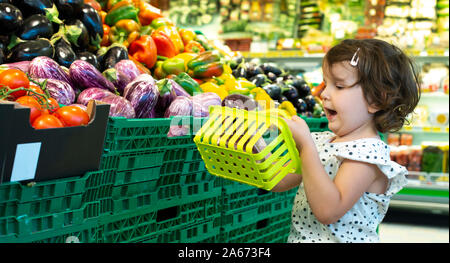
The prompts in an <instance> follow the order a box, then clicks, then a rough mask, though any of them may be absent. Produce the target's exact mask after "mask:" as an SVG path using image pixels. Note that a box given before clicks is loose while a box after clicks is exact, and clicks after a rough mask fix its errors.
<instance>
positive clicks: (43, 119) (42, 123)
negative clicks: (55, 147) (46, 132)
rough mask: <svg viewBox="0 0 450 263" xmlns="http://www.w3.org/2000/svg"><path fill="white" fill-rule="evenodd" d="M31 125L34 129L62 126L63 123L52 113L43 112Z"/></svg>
mask: <svg viewBox="0 0 450 263" xmlns="http://www.w3.org/2000/svg"><path fill="white" fill-rule="evenodd" d="M33 127H34V128H35V129H50V128H62V127H64V124H63V123H62V122H61V121H60V120H59V119H58V118H56V117H55V116H53V115H50V114H43V115H41V116H39V117H37V118H36V120H34V122H33Z"/></svg>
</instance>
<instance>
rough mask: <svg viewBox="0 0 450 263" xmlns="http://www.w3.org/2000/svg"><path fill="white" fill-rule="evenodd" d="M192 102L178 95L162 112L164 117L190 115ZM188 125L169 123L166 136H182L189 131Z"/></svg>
mask: <svg viewBox="0 0 450 263" xmlns="http://www.w3.org/2000/svg"><path fill="white" fill-rule="evenodd" d="M192 108H193V102H192V99H190V98H188V97H185V96H178V97H176V98H175V100H174V101H172V103H171V104H170V106H169V108H167V109H166V112H165V113H164V118H169V117H171V116H191V115H192ZM189 130H190V127H189V125H171V126H170V128H169V132H168V133H167V137H176V136H184V135H186V134H188V133H189Z"/></svg>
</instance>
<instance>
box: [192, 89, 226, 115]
mask: <svg viewBox="0 0 450 263" xmlns="http://www.w3.org/2000/svg"><path fill="white" fill-rule="evenodd" d="M192 100H193V109H192V115H193V116H194V117H207V116H209V106H212V105H221V104H222V100H221V99H220V97H219V95H217V94H216V93H213V92H205V93H201V94H197V95H195V96H193V97H192Z"/></svg>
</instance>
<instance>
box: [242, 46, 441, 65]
mask: <svg viewBox="0 0 450 263" xmlns="http://www.w3.org/2000/svg"><path fill="white" fill-rule="evenodd" d="M241 53H242V55H243V56H244V57H245V58H259V59H260V60H261V61H270V62H275V63H280V64H283V67H284V68H285V69H287V70H298V69H305V70H306V69H314V68H317V67H318V66H320V65H321V64H322V59H323V56H324V54H323V53H313V54H308V53H306V52H304V51H301V50H279V51H267V52H241ZM413 59H414V61H415V62H416V63H417V64H418V65H419V66H422V65H423V64H425V63H444V64H446V65H448V64H449V57H448V55H444V56H414V57H413Z"/></svg>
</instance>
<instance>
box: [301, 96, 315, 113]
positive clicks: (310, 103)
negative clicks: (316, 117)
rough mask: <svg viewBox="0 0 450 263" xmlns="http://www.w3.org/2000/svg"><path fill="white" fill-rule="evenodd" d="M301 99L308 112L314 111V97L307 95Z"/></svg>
mask: <svg viewBox="0 0 450 263" xmlns="http://www.w3.org/2000/svg"><path fill="white" fill-rule="evenodd" d="M303 100H304V101H305V102H306V105H307V110H308V111H310V112H313V111H314V106H315V105H316V99H314V96H313V95H308V96H306V97H304V98H303Z"/></svg>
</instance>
